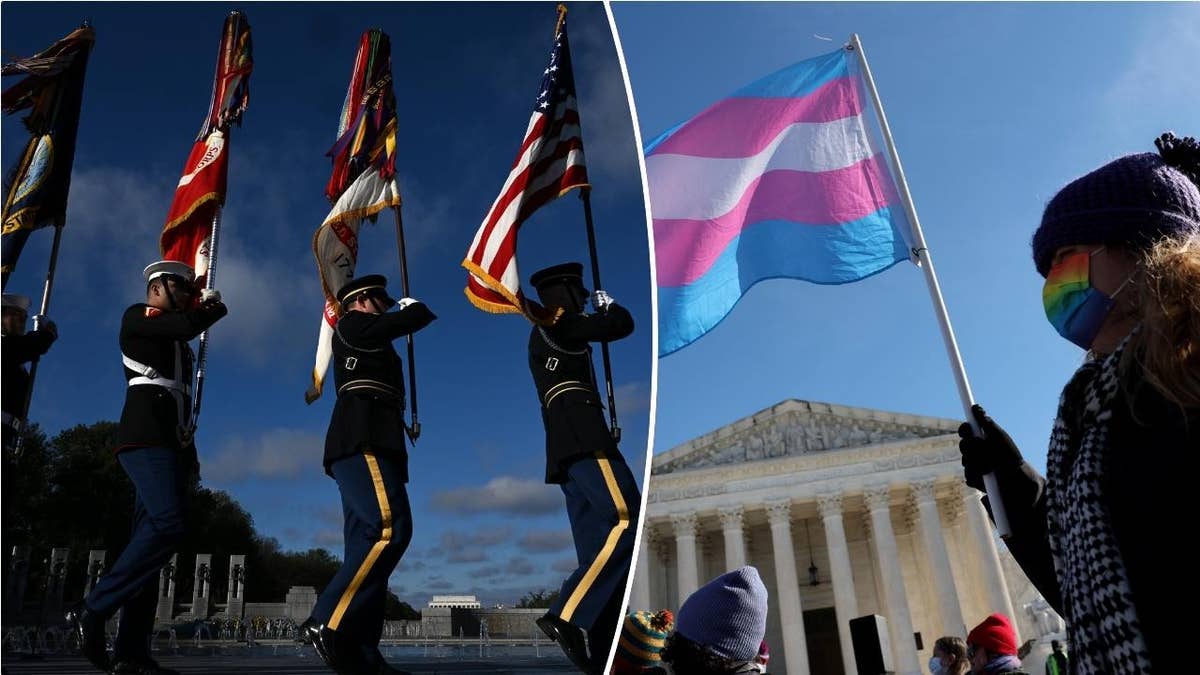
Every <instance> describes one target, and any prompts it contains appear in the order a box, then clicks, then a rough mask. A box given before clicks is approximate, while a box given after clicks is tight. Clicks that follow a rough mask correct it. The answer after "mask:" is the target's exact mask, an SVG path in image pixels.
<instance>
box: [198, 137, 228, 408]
mask: <svg viewBox="0 0 1200 675" xmlns="http://www.w3.org/2000/svg"><path fill="white" fill-rule="evenodd" d="M225 133H226V134H228V133H229V131H228V130H226V132H225ZM225 142H226V143H228V142H229V141H228V137H227V138H226V141H225ZM221 210H222V206H221V205H220V204H218V205H217V208H216V210H215V211H214V212H213V219H212V232H211V233H209V237H208V269H207V270H206V271H205V273H204V288H205V290H212V289H213V288H214V287H215V286H216V278H217V244H218V243H219V242H220V239H221ZM207 362H208V329H207V328H206V329H204V332H203V333H201V334H200V349H199V350H198V352H197V354H196V390H195V394H194V395H193V396H192V420H191V426H192V429H195V428H196V422H197V420H199V419H200V400H201V399H202V398H204V367H205V365H206V364H207Z"/></svg>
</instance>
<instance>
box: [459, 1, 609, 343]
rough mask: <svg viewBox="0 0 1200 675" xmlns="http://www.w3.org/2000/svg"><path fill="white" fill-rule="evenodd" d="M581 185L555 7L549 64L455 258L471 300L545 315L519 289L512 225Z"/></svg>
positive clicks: (570, 77)
mask: <svg viewBox="0 0 1200 675" xmlns="http://www.w3.org/2000/svg"><path fill="white" fill-rule="evenodd" d="M587 186H588V176H587V166H586V164H585V163H584V157H583V135H582V132H581V130H580V127H579V105H578V103H577V102H576V99H575V75H574V73H573V72H572V68H571V49H570V45H569V44H568V42H567V18H566V9H565V8H563V7H562V6H561V5H560V6H559V17H558V23H557V24H556V25H555V30H554V47H553V48H552V49H551V50H550V63H549V65H547V66H546V69H545V70H544V71H543V72H542V82H541V85H540V86H539V87H538V95H537V98H536V99H535V101H534V104H533V112H532V114H531V115H530V117H529V125H528V126H527V128H526V130H525V137H524V140H522V141H521V148H520V150H518V152H517V158H516V160H515V161H513V165H512V169H511V170H510V171H509V174H508V178H506V179H505V181H504V186H503V187H501V188H500V195H499V196H498V197H496V200H495V201H494V202H493V203H492V208H491V209H489V210H488V212H487V215H486V216H484V218H483V223H482V224H481V225H480V226H479V230H478V231H477V232H476V233H475V239H474V241H472V242H471V248H470V249H469V250H468V251H467V257H466V258H465V259H464V260H463V262H462V266H463V267H464V268H466V270H467V271H468V272H470V275H469V276H468V277H467V288H466V290H465V292H466V294H467V299H468V300H470V301H471V304H473V305H475V306H476V307H478V308H480V309H482V310H484V311H487V312H493V313H497V314H508V313H512V314H517V313H523V314H525V315H526V316H527V317H528V318H529V319H531V320H533V321H537V322H545V321H548V320H550V318H551V317H550V316H549V315H548V312H547V311H546V309H545V308H543V307H542V306H541V305H539V304H537V303H536V302H533V301H531V300H529V299H528V298H526V297H525V294H524V293H523V292H522V291H521V274H520V271H519V270H518V269H517V230H518V228H520V227H521V224H522V223H524V222H525V221H526V220H527V219H528V218H529V217H530V216H531V215H533V212H534V211H537V210H538V209H539V208H541V207H542V206H544V205H546V204H547V203H548V202H550V201H552V200H554V199H556V198H558V197H561V196H562V195H564V194H566V193H567V192H569V191H570V190H573V189H575V188H582V187H587Z"/></svg>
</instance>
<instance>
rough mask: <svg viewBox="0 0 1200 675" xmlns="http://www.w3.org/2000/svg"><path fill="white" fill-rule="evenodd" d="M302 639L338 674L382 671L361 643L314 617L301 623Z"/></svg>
mask: <svg viewBox="0 0 1200 675" xmlns="http://www.w3.org/2000/svg"><path fill="white" fill-rule="evenodd" d="M300 641H301V642H305V643H307V644H310V645H312V646H313V649H315V650H317V656H320V657H321V660H322V661H324V662H325V665H327V666H329V667H330V668H331V669H332V670H333V672H335V673H337V674H338V675H377V674H378V673H379V672H381V671H380V669H379V668H380V667H379V666H378V665H376V664H372V663H370V662H369V661H368V660H367V655H366V653H365V652H364V651H363V647H362V644H361V643H359V642H358V641H356V640H354V639H353V638H352V637H351V636H349V635H341V634H340V633H338V632H337V631H335V630H333V629H332V628H329V627H328V626H326V625H325V624H322V623H317V620H316V619H314V618H312V617H309V618H308V620H306V621H305V622H304V623H302V624H300ZM381 662H382V659H381ZM382 672H387V671H382Z"/></svg>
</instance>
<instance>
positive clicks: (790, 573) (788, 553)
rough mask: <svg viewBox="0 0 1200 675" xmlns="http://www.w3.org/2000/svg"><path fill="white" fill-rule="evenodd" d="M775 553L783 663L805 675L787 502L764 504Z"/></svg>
mask: <svg viewBox="0 0 1200 675" xmlns="http://www.w3.org/2000/svg"><path fill="white" fill-rule="evenodd" d="M766 507H767V520H768V522H770V524H771V548H772V549H774V552H775V596H776V597H774V598H772V600H774V601H775V603H776V604H778V605H779V627H780V629H781V631H782V633H783V662H784V666H785V667H786V669H787V672H788V673H789V674H790V675H808V645H807V643H806V642H805V640H804V612H803V608H802V607H801V606H800V581H799V579H797V578H796V549H795V546H794V545H793V543H792V505H791V502H790V501H789V500H786V499H784V500H779V501H772V502H767V503H766Z"/></svg>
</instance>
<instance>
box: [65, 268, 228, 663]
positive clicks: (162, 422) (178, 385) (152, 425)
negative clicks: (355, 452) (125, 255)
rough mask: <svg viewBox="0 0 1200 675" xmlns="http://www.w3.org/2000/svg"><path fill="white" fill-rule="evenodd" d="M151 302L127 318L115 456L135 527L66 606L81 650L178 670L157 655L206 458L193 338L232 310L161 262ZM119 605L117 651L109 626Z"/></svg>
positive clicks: (149, 289) (153, 271)
mask: <svg viewBox="0 0 1200 675" xmlns="http://www.w3.org/2000/svg"><path fill="white" fill-rule="evenodd" d="M144 276H145V278H146V301H145V302H144V303H136V304H134V305H131V306H130V307H129V308H128V309H126V310H125V314H124V316H123V318H122V319H121V337H120V345H121V361H122V363H123V364H124V366H125V379H126V382H127V387H126V393H125V407H124V408H123V409H122V411H121V421H120V423H119V425H118V426H117V436H116V442H117V447H116V449H115V450H116V453H117V461H118V462H119V463H120V464H121V468H122V469H124V470H125V473H126V475H128V476H129V480H130V481H131V482H132V483H133V487H134V491H135V494H136V495H137V502H136V504H135V507H134V514H133V534H132V535H131V536H130V539H129V544H128V545H126V547H125V550H124V551H122V553H121V556H120V557H119V558H117V560H116V562H114V563H113V565H112V567H110V568H109V569H108V572H107V573H106V574H105V575H104V576H102V577H101V578H100V579H99V580H98V581H97V582H96V585H95V587H94V588H93V589H92V592H91V593H89V594H88V596H87V598H85V599H84V601H83V602H82V604H81V605H80V606H79V607H78V608H76V609H74V610H72V611H71V612H70V613H69V614H68V620H69V621H71V622H72V623H73V624H74V626H75V630H76V632H77V633H78V637H79V644H80V646H81V647H82V649H83V655H84V657H85V658H87V660H88V661H89V662H91V663H92V665H94V666H96V667H97V668H100V669H101V670H105V671H110V669H111V671H110V672H112V673H118V674H120V675H170V674H171V673H174V672H175V671H173V670H170V669H167V668H162V667H161V666H159V665H158V664H157V663H156V662H155V661H154V659H152V658H151V657H150V649H149V648H150V641H149V636H150V633H151V632H152V630H153V628H154V612H155V607H156V603H157V595H158V575H159V571H160V570H161V569H162V567H163V565H165V564H167V562H168V561H170V559H171V556H172V555H173V554H175V553H176V552H177V551H178V548H179V545H180V544H181V543H182V541H183V537H184V535H185V533H186V532H185V529H184V523H185V520H184V518H185V510H186V504H185V499H186V496H187V493H188V486H189V485H190V484H191V483H192V482H194V481H195V480H196V474H197V471H198V468H199V464H198V462H197V458H196V446H195V444H194V443H193V442H192V439H193V437H194V435H195V431H196V429H195V424H194V420H193V419H192V417H191V412H192V407H191V405H192V365H193V355H192V349H191V347H190V346H189V345H188V342H189V341H191V340H193V339H195V338H196V336H198V335H200V333H202V332H204V331H205V330H207V329H208V327H209V326H211V325H213V324H214V323H216V322H217V321H218V320H220V319H221V317H223V316H225V315H226V313H228V309H226V307H225V305H224V304H223V303H222V302H221V294H220V293H219V292H217V291H215V290H211V289H204V290H202V291H199V292H197V288H196V278H195V273H194V272H193V270H192V268H191V267H189V266H187V265H185V264H183V263H181V262H176V261H171V260H162V261H159V262H156V263H153V264H151V265H149V266H148V267H146V270H145V272H144ZM117 610H121V620H120V623H119V624H118V625H117V638H116V640H115V643H114V647H113V657H112V659H110V658H109V656H108V652H107V649H106V645H105V630H104V624H105V623H106V622H107V621H108V619H109V618H110V617H112V616H113V615H114V614H116V612H117Z"/></svg>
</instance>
